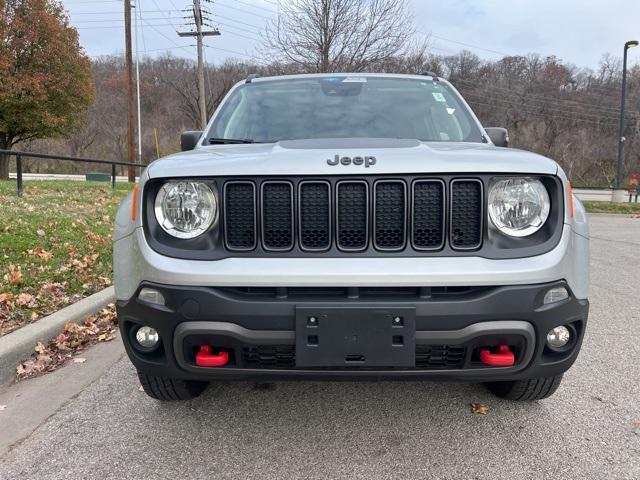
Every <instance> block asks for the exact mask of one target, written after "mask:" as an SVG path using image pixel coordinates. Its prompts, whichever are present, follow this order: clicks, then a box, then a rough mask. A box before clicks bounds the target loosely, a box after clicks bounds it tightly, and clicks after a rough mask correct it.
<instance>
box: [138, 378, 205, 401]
mask: <svg viewBox="0 0 640 480" xmlns="http://www.w3.org/2000/svg"><path fill="white" fill-rule="evenodd" d="M138 378H139V379H140V383H141V384H142V388H143V389H144V393H146V394H147V395H149V396H150V397H151V398H155V399H156V400H162V401H174V400H191V399H193V398H196V397H198V396H199V395H200V394H201V393H202V392H204V390H205V388H207V385H209V383H208V382H197V381H193V380H181V379H178V378H169V377H159V376H156V375H147V374H146V373H143V372H140V371H139V372H138Z"/></svg>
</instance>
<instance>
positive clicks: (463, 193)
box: [450, 179, 483, 250]
mask: <svg viewBox="0 0 640 480" xmlns="http://www.w3.org/2000/svg"><path fill="white" fill-rule="evenodd" d="M482 202H483V199H482V182H480V180H474V179H469V180H467V179H464V180H452V181H451V224H450V238H451V240H450V241H451V246H452V247H453V248H455V249H457V250H472V249H475V248H478V247H479V246H480V244H481V243H482Z"/></svg>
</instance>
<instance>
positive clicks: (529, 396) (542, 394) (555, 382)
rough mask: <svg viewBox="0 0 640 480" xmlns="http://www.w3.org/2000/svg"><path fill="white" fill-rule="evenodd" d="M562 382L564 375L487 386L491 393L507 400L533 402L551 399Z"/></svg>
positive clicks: (491, 383)
mask: <svg viewBox="0 0 640 480" xmlns="http://www.w3.org/2000/svg"><path fill="white" fill-rule="evenodd" d="M561 381H562V375H557V376H555V377H543V378H532V379H529V380H514V381H510V382H490V383H487V384H486V385H487V388H488V389H489V390H490V391H491V393H493V394H494V395H496V396H498V397H500V398H504V399H505V400H516V401H531V400H542V399H543V398H547V397H550V396H551V395H553V394H554V392H555V391H556V390H557V389H558V387H559V386H560V382H561Z"/></svg>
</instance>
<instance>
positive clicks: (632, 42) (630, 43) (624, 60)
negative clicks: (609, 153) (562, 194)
mask: <svg viewBox="0 0 640 480" xmlns="http://www.w3.org/2000/svg"><path fill="white" fill-rule="evenodd" d="M637 46H638V41H637V40H629V41H628V42H627V43H625V44H624V55H623V57H622V95H621V98H620V130H619V135H618V165H617V169H616V189H617V190H620V188H622V164H623V161H624V141H625V138H624V101H625V97H626V94H627V50H629V49H630V48H633V47H637Z"/></svg>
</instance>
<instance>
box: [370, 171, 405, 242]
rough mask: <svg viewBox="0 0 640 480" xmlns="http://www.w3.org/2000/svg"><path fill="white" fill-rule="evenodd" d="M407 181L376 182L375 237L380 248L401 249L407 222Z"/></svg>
mask: <svg viewBox="0 0 640 480" xmlns="http://www.w3.org/2000/svg"><path fill="white" fill-rule="evenodd" d="M406 204H407V201H406V188H405V183H404V182H403V181H401V180H391V181H384V180H383V181H379V182H376V184H375V201H374V204H373V205H374V208H375V215H374V222H375V223H374V239H375V246H376V247H377V248H378V249H380V250H401V249H402V248H404V244H405V229H406V224H407V218H406V217H407V205H406Z"/></svg>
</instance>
